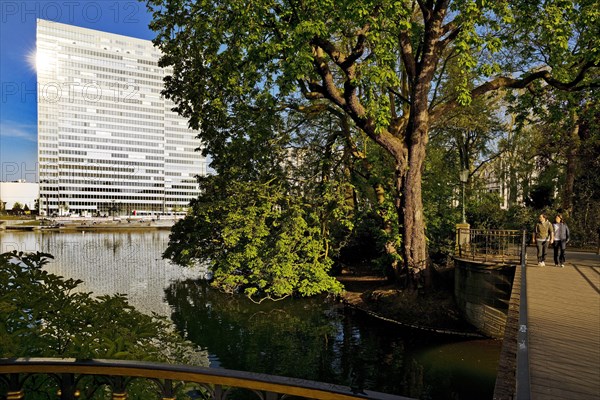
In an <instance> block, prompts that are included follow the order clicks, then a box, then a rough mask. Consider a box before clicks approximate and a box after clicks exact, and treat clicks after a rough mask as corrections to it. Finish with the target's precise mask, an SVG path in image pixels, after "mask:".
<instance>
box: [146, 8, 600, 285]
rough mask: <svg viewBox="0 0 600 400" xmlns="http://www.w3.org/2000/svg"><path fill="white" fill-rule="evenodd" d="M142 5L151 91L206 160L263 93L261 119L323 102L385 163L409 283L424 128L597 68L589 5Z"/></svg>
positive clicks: (417, 236)
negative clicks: (445, 87) (448, 92)
mask: <svg viewBox="0 0 600 400" xmlns="http://www.w3.org/2000/svg"><path fill="white" fill-rule="evenodd" d="M147 3H148V6H149V9H150V10H151V11H152V12H153V14H154V20H153V22H152V23H151V28H152V29H153V30H155V31H156V32H157V37H156V38H155V41H154V42H155V44H156V45H157V46H158V47H159V48H160V49H161V50H162V52H163V57H162V58H161V61H160V65H161V66H165V67H171V68H172V74H171V75H170V76H169V77H167V79H166V80H165V90H164V94H165V95H166V96H167V97H168V98H171V99H172V100H174V101H175V103H176V104H177V107H176V110H177V111H178V112H180V113H181V114H182V115H184V116H186V117H188V118H189V122H190V126H191V127H193V128H196V129H200V132H201V133H200V137H201V139H203V140H204V141H205V143H206V144H207V150H208V151H210V146H211V142H212V141H213V139H214V138H215V137H216V136H219V135H221V134H222V130H221V129H220V127H221V126H222V125H223V121H224V120H226V118H227V115H228V114H229V112H230V111H231V109H232V105H233V104H235V103H237V102H240V101H241V102H247V103H248V104H249V105H252V104H254V103H255V99H256V98H259V97H264V96H270V98H271V99H272V106H271V107H270V108H269V109H265V108H263V111H264V112H284V111H282V110H285V108H286V107H287V108H291V109H298V108H299V107H301V106H303V105H305V103H306V102H310V101H322V100H325V101H327V102H328V104H329V105H330V106H331V107H332V108H334V109H335V110H337V111H338V112H341V113H343V114H345V115H347V116H348V117H349V118H350V120H351V121H352V122H353V124H354V125H355V126H356V127H358V128H359V129H360V130H362V132H364V134H366V136H367V137H368V138H370V140H372V141H373V142H374V143H376V144H377V145H378V146H380V147H381V148H382V149H384V150H385V151H386V152H387V153H388V154H389V155H390V156H391V158H392V159H393V162H394V164H395V168H394V169H395V172H394V181H395V188H394V193H393V197H394V205H395V208H396V211H397V215H398V220H399V224H398V225H397V226H399V227H401V232H400V233H401V234H402V248H401V255H402V259H403V263H404V266H405V267H406V268H408V271H409V272H410V273H411V274H412V276H413V277H415V282H417V281H418V280H419V278H420V277H421V276H422V274H421V272H423V271H424V270H425V269H426V267H427V264H428V255H427V245H426V243H427V241H426V237H425V220H424V216H423V200H422V191H421V180H422V171H423V165H424V160H425V156H426V149H427V142H428V133H429V128H430V126H431V125H432V123H434V122H435V121H436V119H438V118H439V117H440V116H441V115H443V114H444V113H445V112H446V111H448V110H449V109H452V108H454V107H456V106H457V105H459V104H460V103H463V104H464V103H468V102H469V101H470V99H471V98H472V97H477V96H482V95H485V94H486V93H489V92H491V91H496V90H498V89H502V88H526V87H528V86H530V85H533V84H536V83H539V82H541V83H539V84H546V85H552V86H555V87H558V88H560V89H563V90H577V89H579V88H581V87H583V86H585V85H589V82H588V81H587V80H586V72H587V71H589V70H590V69H591V68H595V67H597V66H598V63H599V59H600V43H599V42H600V39H599V36H598V34H597V29H596V27H597V22H598V18H599V17H598V7H597V5H598V4H597V1H596V0H587V1H575V2H565V1H559V0H548V1H530V0H527V1H518V0H517V1H493V2H488V1H484V0H477V1H473V0H454V1H451V0H436V1H434V0H410V1H409V0H398V1H387V0H365V1H355V0H341V1H318V2H317V1H312V0H308V1H307V0H284V1H281V0H280V1H276V0H258V1H250V2H247V1H239V0H217V1H204V0H197V1H196V0H147ZM498 54H501V55H502V57H501V58H495V57H496V55H498ZM449 59H456V60H457V62H458V65H460V67H461V73H462V74H461V76H462V79H460V80H459V84H458V86H457V91H456V95H453V96H449V97H445V96H440V95H438V93H437V91H436V89H437V87H438V85H439V84H441V83H443V82H444V77H445V73H444V71H445V66H446V63H447V60H449ZM473 77H475V78H474V79H473ZM391 251H393V249H391Z"/></svg>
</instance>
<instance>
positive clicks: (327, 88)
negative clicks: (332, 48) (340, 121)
mask: <svg viewBox="0 0 600 400" xmlns="http://www.w3.org/2000/svg"><path fill="white" fill-rule="evenodd" d="M313 54H314V56H315V61H314V65H315V67H316V69H317V72H318V73H319V75H320V76H321V79H322V80H323V91H324V94H325V96H326V97H328V98H330V99H331V100H332V101H333V102H334V103H335V104H337V105H338V106H340V107H344V106H345V105H346V100H345V99H344V97H343V96H342V94H341V93H340V91H339V89H338V88H337V87H336V86H335V81H334V79H333V74H332V73H331V70H330V69H329V65H328V64H327V60H326V59H325V57H324V55H323V50H322V49H321V48H320V47H317V48H313Z"/></svg>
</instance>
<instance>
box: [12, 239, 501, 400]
mask: <svg viewBox="0 0 600 400" xmlns="http://www.w3.org/2000/svg"><path fill="white" fill-rule="evenodd" d="M168 234H169V232H167V231H145V232H141V231H140V232H111V233H88V232H86V233H80V232H70V233H67V232H52V233H42V232H2V233H0V250H1V251H2V252H5V251H12V250H17V251H25V252H31V251H43V252H47V253H51V254H53V255H54V256H55V259H54V261H52V262H51V263H50V264H49V266H48V268H47V269H48V270H50V271H51V272H54V273H56V274H59V275H62V276H65V277H67V278H77V279H81V280H83V281H84V283H83V284H82V285H81V286H80V289H81V290H84V291H91V292H94V294H96V295H101V294H114V293H126V294H127V295H128V297H129V299H130V303H131V304H132V305H133V306H135V307H136V308H138V309H139V310H141V311H143V312H147V313H148V312H156V313H159V314H161V315H166V316H170V317H171V318H172V320H173V321H174V323H175V324H176V326H177V327H178V329H179V330H180V331H181V332H183V333H184V334H185V335H186V336H187V338H188V339H190V340H192V341H194V342H195V343H196V344H198V345H199V346H200V347H202V348H204V349H207V351H208V353H209V357H210V361H211V365H212V366H213V367H225V368H230V369H238V370H245V371H254V372H260V373H268V374H275V375H282V376H290V377H298V378H304V379H312V380H318V381H323V382H331V383H337V384H342V385H349V386H352V387H354V388H356V389H357V390H360V389H361V388H364V389H371V390H376V391H381V392H387V393H394V394H400V395H404V396H409V397H414V398H421V399H442V400H443V399H453V400H467V399H477V400H481V399H491V398H492V394H493V387H494V381H495V374H496V366H497V360H498V357H499V351H500V344H499V342H495V341H464V342H461V341H457V340H456V338H454V337H436V336H431V335H427V334H424V333H420V332H415V331H404V330H401V329H399V328H398V327H396V326H391V325H388V324H378V323H376V322H375V321H374V320H373V319H371V318H368V317H364V316H363V315H361V314H355V313H353V312H352V311H349V310H346V309H344V308H341V307H340V306H339V304H333V303H330V302H328V301H327V300H326V299H325V298H322V297H320V298H312V299H308V300H306V299H303V300H293V299H286V300H283V301H280V302H265V303H263V304H260V305H257V304H253V303H251V302H249V301H248V300H246V299H245V298H243V297H236V296H230V295H226V294H223V293H219V292H215V291H214V290H211V289H210V288H209V287H208V285H206V284H205V283H204V282H202V281H198V280H197V278H198V276H199V275H200V274H201V273H200V272H199V271H195V270H190V269H184V268H181V267H178V266H175V265H172V264H171V263H169V262H167V261H165V260H162V258H161V253H162V251H163V250H164V249H165V247H166V245H167V241H168Z"/></svg>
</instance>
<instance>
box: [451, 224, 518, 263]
mask: <svg viewBox="0 0 600 400" xmlns="http://www.w3.org/2000/svg"><path fill="white" fill-rule="evenodd" d="M523 235H524V231H518V230H501V229H463V228H458V229H457V230H456V251H455V256H456V257H458V258H462V259H470V260H474V261H481V262H492V263H500V264H508V263H514V264H515V265H517V264H518V263H519V262H520V259H521V238H522V237H523Z"/></svg>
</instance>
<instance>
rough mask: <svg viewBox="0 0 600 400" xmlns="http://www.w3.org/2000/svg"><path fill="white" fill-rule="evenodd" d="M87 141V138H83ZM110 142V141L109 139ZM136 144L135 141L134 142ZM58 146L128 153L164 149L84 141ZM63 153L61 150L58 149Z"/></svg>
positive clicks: (161, 151)
mask: <svg viewBox="0 0 600 400" xmlns="http://www.w3.org/2000/svg"><path fill="white" fill-rule="evenodd" d="M84 140H85V141H86V142H87V138H85V139H84ZM109 142H111V143H112V141H109ZM135 144H137V143H135ZM60 147H72V148H84V149H88V150H112V151H119V150H120V151H127V152H130V153H149V154H163V153H164V151H163V150H162V149H143V148H142V149H140V148H136V147H128V148H125V147H123V146H107V145H101V144H90V143H85V142H75V143H74V142H61V144H60ZM60 152H61V153H63V150H62V149H61V150H60ZM67 154H80V153H67ZM86 154H87V153H86V152H83V154H82V155H86ZM154 159H156V158H154Z"/></svg>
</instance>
